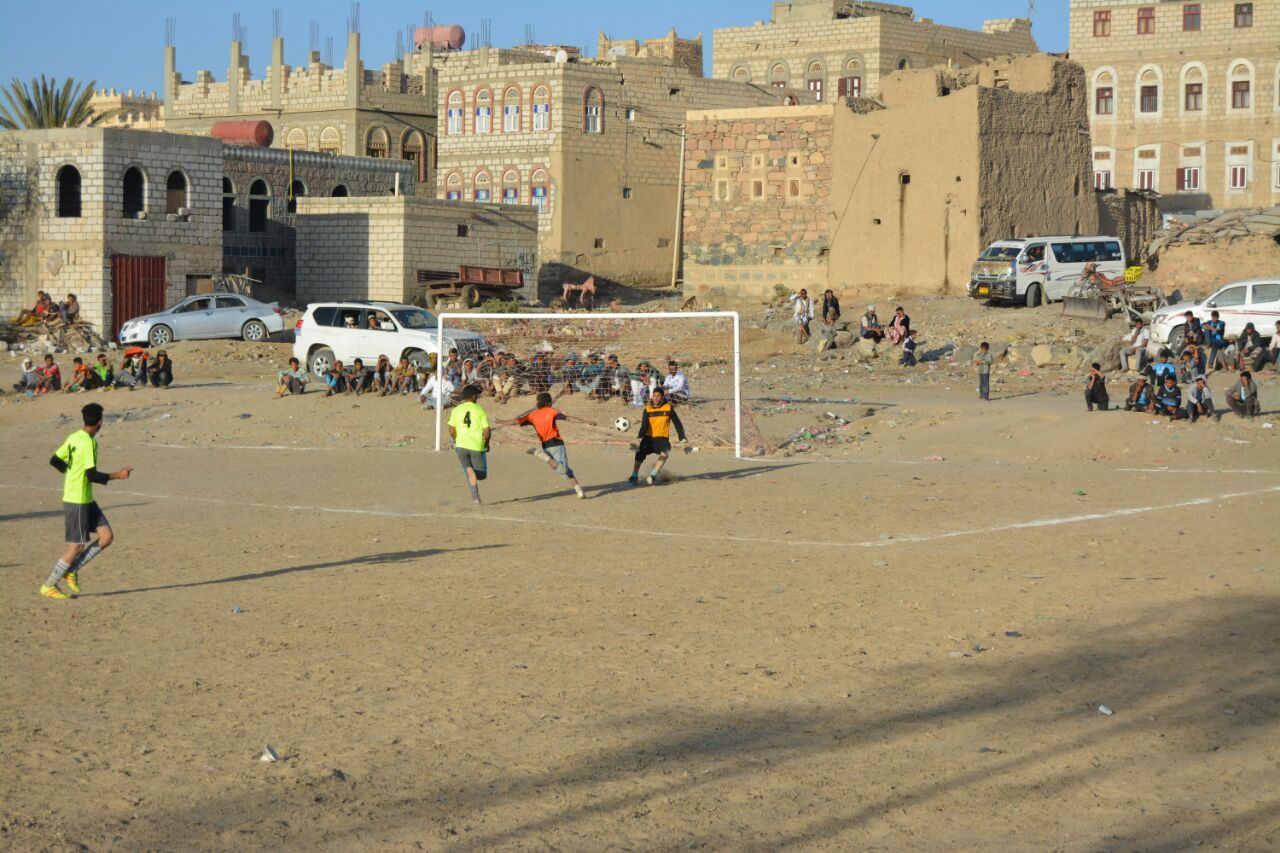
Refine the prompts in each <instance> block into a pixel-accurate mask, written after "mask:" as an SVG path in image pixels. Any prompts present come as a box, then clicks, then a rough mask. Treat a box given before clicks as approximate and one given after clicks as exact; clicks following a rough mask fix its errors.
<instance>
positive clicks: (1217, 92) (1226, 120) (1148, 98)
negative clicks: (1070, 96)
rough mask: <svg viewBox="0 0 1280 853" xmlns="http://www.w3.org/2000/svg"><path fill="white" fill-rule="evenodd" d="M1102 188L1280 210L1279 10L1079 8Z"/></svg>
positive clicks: (1078, 47) (1075, 38) (1210, 205)
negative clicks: (1148, 191)
mask: <svg viewBox="0 0 1280 853" xmlns="http://www.w3.org/2000/svg"><path fill="white" fill-rule="evenodd" d="M1070 38H1071V58H1072V59H1073V60H1075V61H1076V62H1079V63H1081V64H1082V65H1083V66H1084V68H1085V73H1086V75H1087V79H1088V81H1089V120H1090V127H1091V130H1092V132H1093V146H1094V147H1093V169H1094V174H1095V180H1096V181H1097V182H1098V185H1099V186H1114V187H1130V188H1138V189H1151V190H1155V191H1157V192H1159V193H1160V194H1161V200H1160V205H1161V208H1162V209H1163V210H1166V211H1178V210H1183V211H1185V210H1209V209H1230V208H1248V207H1266V206H1269V205H1274V204H1280V4H1277V3H1276V2H1275V1H1274V0H1267V2H1261V0H1257V1H1256V2H1252V3H1239V2H1235V0H1201V2H1199V3H1152V2H1145V0H1144V2H1139V0H1072V2H1071V36H1070Z"/></svg>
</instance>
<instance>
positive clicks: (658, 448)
mask: <svg viewBox="0 0 1280 853" xmlns="http://www.w3.org/2000/svg"><path fill="white" fill-rule="evenodd" d="M670 452H671V439H669V438H642V439H640V446H639V447H638V448H636V461H637V462H643V461H644V460H645V457H646V456H653V455H654V454H655V453H670Z"/></svg>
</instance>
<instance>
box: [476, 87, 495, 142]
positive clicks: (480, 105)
mask: <svg viewBox="0 0 1280 853" xmlns="http://www.w3.org/2000/svg"><path fill="white" fill-rule="evenodd" d="M492 130H493V95H491V94H490V93H489V90H488V89H481V90H480V91H479V92H476V124H475V132H476V133H489V132H491V131H492Z"/></svg>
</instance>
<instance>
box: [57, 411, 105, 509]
mask: <svg viewBox="0 0 1280 853" xmlns="http://www.w3.org/2000/svg"><path fill="white" fill-rule="evenodd" d="M53 455H54V456H57V457H58V458H59V459H61V460H62V461H63V462H65V463H67V474H66V483H65V485H64V486H63V487H62V501H63V503H69V504H91V503H93V483H91V482H89V472H90V471H92V470H93V469H95V468H97V467H98V440H97V439H96V438H94V437H93V436H91V435H89V433H87V432H85V431H84V430H82V429H78V430H76V431H75V432H73V433H71V435H69V436H67V440H66V441H64V442H62V446H61V447H59V448H58V449H57V450H56V451H55V452H54V454H53Z"/></svg>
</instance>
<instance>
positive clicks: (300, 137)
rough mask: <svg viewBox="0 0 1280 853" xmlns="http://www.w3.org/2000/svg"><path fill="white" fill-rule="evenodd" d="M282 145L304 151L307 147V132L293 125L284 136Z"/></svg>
mask: <svg viewBox="0 0 1280 853" xmlns="http://www.w3.org/2000/svg"><path fill="white" fill-rule="evenodd" d="M284 147H285V148H292V149H293V150H294V151H305V150H306V148H307V132H306V131H305V130H303V129H302V128H300V127H295V128H294V129H293V130H291V131H289V135H288V136H286V137H285V143H284Z"/></svg>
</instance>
